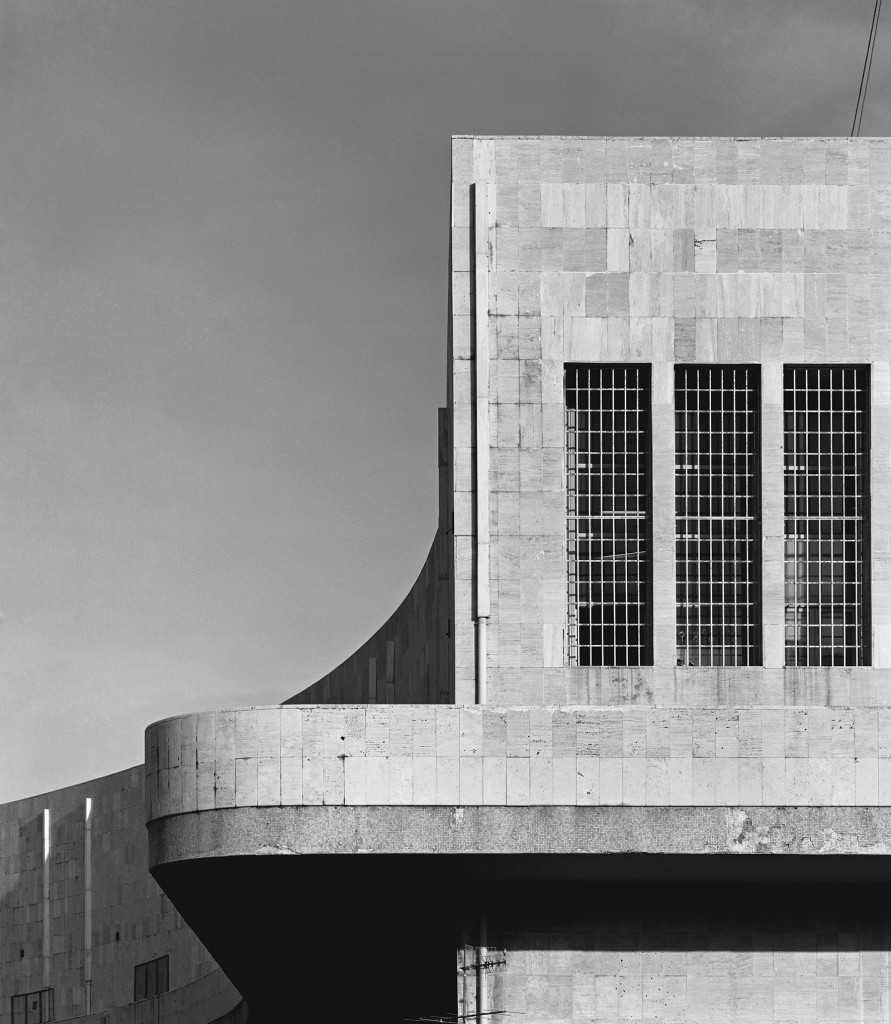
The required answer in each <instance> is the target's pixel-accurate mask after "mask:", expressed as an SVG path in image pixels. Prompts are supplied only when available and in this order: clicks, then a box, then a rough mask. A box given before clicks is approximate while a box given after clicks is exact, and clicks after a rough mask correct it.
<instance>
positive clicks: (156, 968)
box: [133, 955, 170, 1002]
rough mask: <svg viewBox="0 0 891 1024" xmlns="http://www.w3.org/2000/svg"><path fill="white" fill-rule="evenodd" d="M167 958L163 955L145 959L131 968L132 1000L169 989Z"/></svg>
mask: <svg viewBox="0 0 891 1024" xmlns="http://www.w3.org/2000/svg"><path fill="white" fill-rule="evenodd" d="M169 975H170V967H169V958H168V957H167V956H166V955H165V956H159V957H156V958H155V959H154V960H147V961H146V962H145V963H144V964H137V965H136V966H135V967H134V968H133V1001H134V1002H138V1001H139V1000H140V999H150V998H152V997H153V996H159V995H161V994H162V993H164V992H168V991H169V990H170V976H169Z"/></svg>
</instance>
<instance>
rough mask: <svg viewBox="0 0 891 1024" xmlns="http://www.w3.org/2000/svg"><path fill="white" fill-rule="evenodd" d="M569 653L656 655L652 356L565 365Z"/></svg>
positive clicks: (648, 659)
mask: <svg viewBox="0 0 891 1024" xmlns="http://www.w3.org/2000/svg"><path fill="white" fill-rule="evenodd" d="M565 388H566V500H567V508H566V524H567V526H566V549H567V582H568V595H567V597H568V601H567V604H568V615H567V625H568V629H567V660H568V663H569V664H570V665H608V666H619V665H650V664H652V659H653V655H652V600H651V597H650V594H651V589H652V568H653V567H652V555H651V551H652V473H651V458H652V429H651V411H650V367H649V365H647V364H642V363H634V364H629V365H621V364H583V365H569V366H567V367H566V380H565Z"/></svg>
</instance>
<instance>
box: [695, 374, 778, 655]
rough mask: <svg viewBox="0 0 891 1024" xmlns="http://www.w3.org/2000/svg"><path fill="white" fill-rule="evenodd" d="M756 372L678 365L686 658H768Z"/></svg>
mask: <svg viewBox="0 0 891 1024" xmlns="http://www.w3.org/2000/svg"><path fill="white" fill-rule="evenodd" d="M758 373H759V371H758V367H755V366H679V367H677V368H676V369H675V523H676V536H675V545H676V558H677V663H678V665H759V664H760V663H761V625H760V618H761V615H760V610H761V609H760V606H761V594H760V586H761V571H760V570H761V552H760V548H761V545H760V534H761V528H760V504H761V503H760V495H759V487H758V478H759V475H760V474H759V471H758V470H759V449H760V442H759V419H760V415H759V393H758V383H759V376H758Z"/></svg>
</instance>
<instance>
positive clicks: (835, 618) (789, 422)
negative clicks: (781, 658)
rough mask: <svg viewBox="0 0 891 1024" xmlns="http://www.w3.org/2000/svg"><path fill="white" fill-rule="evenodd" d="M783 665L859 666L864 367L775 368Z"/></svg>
mask: <svg viewBox="0 0 891 1024" xmlns="http://www.w3.org/2000/svg"><path fill="white" fill-rule="evenodd" d="M783 419H784V440H785V445H784V492H785V495H784V496H785V513H786V514H785V523H786V526H785V544H786V551H785V566H786V572H785V577H786V578H785V583H786V664H787V665H868V664H869V659H870V644H869V581H868V577H867V573H868V570H867V567H868V565H869V550H868V546H869V524H868V521H867V518H866V513H865V509H866V507H867V500H868V494H869V369H868V367H865V366H787V367H786V368H785V370H784V373H783Z"/></svg>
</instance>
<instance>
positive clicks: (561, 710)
mask: <svg viewBox="0 0 891 1024" xmlns="http://www.w3.org/2000/svg"><path fill="white" fill-rule="evenodd" d="M146 793H147V804H148V808H147V809H148V818H149V821H150V822H151V821H152V820H155V819H158V818H162V817H165V816H168V815H174V814H183V813H189V812H193V811H203V810H213V809H220V808H228V807H276V806H288V805H319V804H333V805H338V804H341V805H360V806H361V805H369V804H370V805H375V804H377V805H406V804H414V805H446V806H447V805H452V806H459V805H464V806H475V805H496V806H497V805H504V806H523V805H544V806H548V805H551V806H553V805H569V806H573V805H579V806H581V805H597V804H603V805H620V804H626V805H647V806H651V807H671V806H700V807H714V806H724V807H733V806H739V805H744V806H749V807H757V806H815V807H822V806H830V807H831V806H860V807H885V806H891V709H888V708H885V707H865V708H859V707H858V708H856V709H853V708H807V709H804V708H783V707H779V708H752V707H738V708H696V709H690V708H653V707H624V708H591V707H575V708H573V707H537V708H516V707H507V708H480V707H475V706H470V707H459V706H454V705H451V706H440V707H435V708H433V707H427V706H423V705H413V706H401V707H389V708H374V707H366V706H355V707H354V706H348V707H343V708H331V707H281V708H278V707H273V708H268V707H266V708H243V709H239V710H235V711H223V712H216V713H214V712H209V713H206V714H200V715H189V716H185V717H180V718H171V719H167V720H166V721H163V722H158V723H156V724H155V725H152V726H150V727H149V728H148V730H147V731H146Z"/></svg>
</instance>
